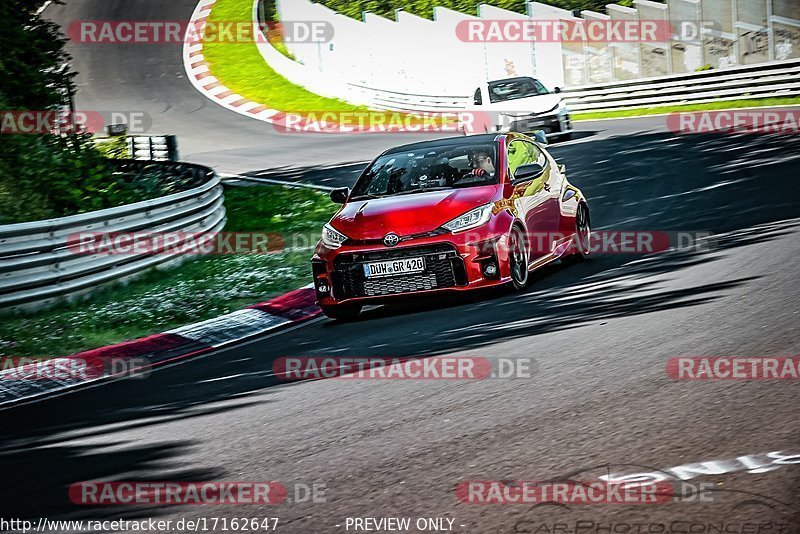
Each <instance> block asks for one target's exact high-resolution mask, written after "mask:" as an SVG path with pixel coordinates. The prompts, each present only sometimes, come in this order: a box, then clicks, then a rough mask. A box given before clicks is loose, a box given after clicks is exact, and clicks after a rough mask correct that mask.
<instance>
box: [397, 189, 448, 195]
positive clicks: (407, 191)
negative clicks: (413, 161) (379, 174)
mask: <svg viewBox="0 0 800 534" xmlns="http://www.w3.org/2000/svg"><path fill="white" fill-rule="evenodd" d="M447 189H452V188H451V187H417V188H416V189H407V190H405V191H400V192H399V193H395V195H396V196H398V195H410V194H412V193H427V192H428V191H445V190H447Z"/></svg>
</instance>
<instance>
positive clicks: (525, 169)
mask: <svg viewBox="0 0 800 534" xmlns="http://www.w3.org/2000/svg"><path fill="white" fill-rule="evenodd" d="M542 174H544V167H542V166H541V165H539V164H538V163H528V164H526V165H520V166H519V167H517V171H516V172H515V173H514V179H513V180H511V185H517V184H520V183H522V182H527V181H529V180H533V179H535V178H538V177H539V176H541V175H542Z"/></svg>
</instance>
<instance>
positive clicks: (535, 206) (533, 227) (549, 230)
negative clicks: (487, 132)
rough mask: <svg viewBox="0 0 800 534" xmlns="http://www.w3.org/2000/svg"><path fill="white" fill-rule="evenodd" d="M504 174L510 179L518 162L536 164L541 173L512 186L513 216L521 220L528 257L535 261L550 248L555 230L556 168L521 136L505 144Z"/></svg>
mask: <svg viewBox="0 0 800 534" xmlns="http://www.w3.org/2000/svg"><path fill="white" fill-rule="evenodd" d="M507 150H508V154H507V158H508V159H507V160H506V161H508V175H509V179H510V180H512V181H513V180H514V175H515V171H516V169H517V168H518V167H519V166H521V165H526V164H529V163H538V164H539V165H542V167H544V172H543V173H542V174H541V175H540V176H539V177H537V178H534V179H529V180H525V181H523V182H520V183H516V184H514V185H513V190H514V192H513V195H512V198H513V199H514V207H515V208H516V211H517V216H518V217H519V219H520V220H522V221H523V222H524V223H525V226H526V231H527V233H528V240H529V246H530V258H531V260H535V259H537V258H540V257H542V256H544V255H546V254H548V253H549V252H550V251H551V250H552V243H553V240H554V239H555V238H557V236H556V235H555V233H556V232H557V231H558V211H559V209H558V190H559V188H558V187H557V184H556V182H557V181H558V176H559V173H558V169H557V168H555V167H556V166H555V164H554V163H553V161H552V160H551V159H550V158H548V157H547V156H546V154H545V153H544V151H543V150H541V149H540V148H539V147H538V146H537V145H535V144H534V143H531V142H529V141H525V140H522V139H515V140H513V141H511V142H510V143H509V144H508V149H507Z"/></svg>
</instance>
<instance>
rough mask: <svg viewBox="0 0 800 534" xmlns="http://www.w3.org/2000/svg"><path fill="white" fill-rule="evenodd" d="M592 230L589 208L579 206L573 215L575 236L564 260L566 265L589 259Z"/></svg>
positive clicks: (582, 205) (583, 205) (584, 205)
mask: <svg viewBox="0 0 800 534" xmlns="http://www.w3.org/2000/svg"><path fill="white" fill-rule="evenodd" d="M591 238H592V228H591V220H590V218H589V208H588V207H587V206H586V204H579V205H578V211H577V213H576V214H575V235H574V237H573V241H572V245H571V247H570V255H569V256H567V257H566V258H564V259H565V260H567V263H577V262H579V261H584V260H588V259H589V255H590V254H591V251H592V239H591Z"/></svg>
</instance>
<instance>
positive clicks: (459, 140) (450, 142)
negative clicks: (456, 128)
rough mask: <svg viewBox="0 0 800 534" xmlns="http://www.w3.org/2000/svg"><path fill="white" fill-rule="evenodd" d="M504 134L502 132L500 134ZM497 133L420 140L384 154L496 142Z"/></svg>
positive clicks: (391, 149)
mask: <svg viewBox="0 0 800 534" xmlns="http://www.w3.org/2000/svg"><path fill="white" fill-rule="evenodd" d="M500 135H502V134H500ZM497 138H498V134H497V133H488V134H475V135H459V136H457V137H445V138H442V139H431V140H429V141H420V142H417V143H410V144H407V145H400V146H396V147H394V148H390V149H389V150H387V151H385V152H384V153H383V154H381V155H384V154H396V153H398V152H405V151H408V150H420V149H426V148H432V147H442V146H459V145H461V146H463V145H485V144H487V143H494V142H495V140H497Z"/></svg>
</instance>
